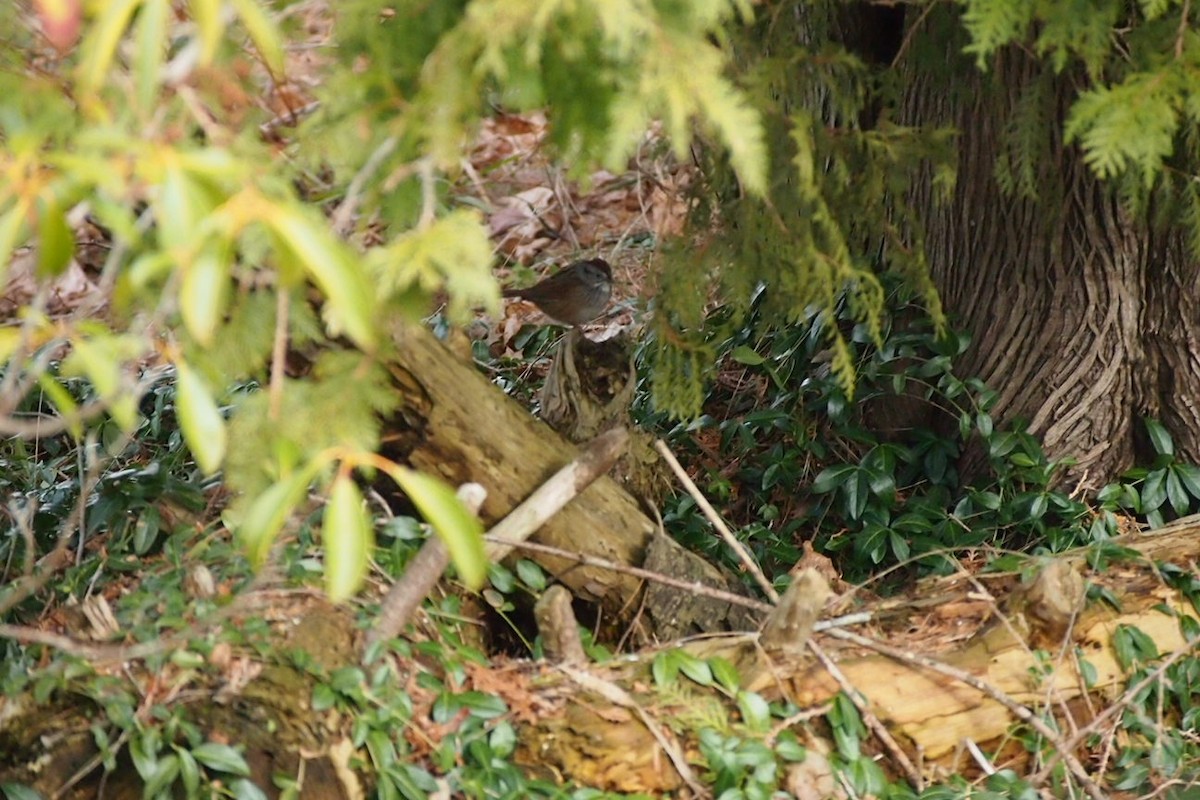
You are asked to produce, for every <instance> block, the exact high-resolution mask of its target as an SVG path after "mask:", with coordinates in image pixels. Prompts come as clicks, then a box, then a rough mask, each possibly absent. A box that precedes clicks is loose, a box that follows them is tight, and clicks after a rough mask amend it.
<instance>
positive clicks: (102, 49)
mask: <svg viewBox="0 0 1200 800" xmlns="http://www.w3.org/2000/svg"><path fill="white" fill-rule="evenodd" d="M139 3H140V0H111V2H109V3H106V4H105V5H104V12H103V13H102V14H101V15H100V19H99V20H97V21H96V23H95V24H93V25H92V26H91V30H90V31H89V33H88V37H87V38H86V39H85V40H84V42H83V47H82V50H83V56H82V58H80V60H79V67H78V80H79V88H80V90H81V91H82V92H84V93H91V92H94V91H96V89H97V88H98V87H99V86H100V85H101V84H102V83H104V79H105V78H106V77H107V76H108V67H109V65H110V64H111V63H112V60H113V57H114V56H115V55H116V52H117V44H118V42H120V41H121V35H122V34H123V33H125V29H126V28H127V27H128V26H129V20H130V18H131V17H132V16H133V12H134V10H135V9H137V7H138V5H139Z"/></svg>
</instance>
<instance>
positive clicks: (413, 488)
mask: <svg viewBox="0 0 1200 800" xmlns="http://www.w3.org/2000/svg"><path fill="white" fill-rule="evenodd" d="M392 475H393V478H394V479H395V481H396V482H397V483H398V484H400V488H401V489H403V490H404V493H405V494H407V495H408V498H409V499H410V500H412V502H413V505H415V506H416V507H417V510H418V511H420V512H421V515H422V516H423V517H425V519H426V520H427V521H428V522H429V524H430V525H432V526H433V529H434V530H435V531H436V532H437V534H438V536H441V537H442V541H443V542H445V544H446V550H447V551H449V553H450V560H451V561H452V562H454V567H455V569H457V570H458V574H459V576H460V577H461V578H462V581H463V583H465V584H466V585H467V588H469V589H470V590H471V591H475V590H477V589H479V588H480V587H481V586H483V582H484V581H485V580H486V579H487V567H488V562H487V555H486V554H485V552H484V547H483V525H482V523H480V521H479V518H478V517H476V516H475V515H474V514H472V513H471V512H469V511H468V510H467V508H466V506H464V505H463V504H462V501H461V500H459V499H458V497H457V496H456V495H455V494H454V490H452V489H451V488H450V487H449V486H447V485H446V484H445V483H443V482H442V481H440V480H438V479H437V478H434V477H432V476H430V475H425V474H423V473H420V472H414V471H413V470H410V469H404V468H403V467H401V468H399V469H397V470H395V471H394V472H393V473H392Z"/></svg>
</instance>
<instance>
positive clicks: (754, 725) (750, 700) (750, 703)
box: [737, 691, 771, 731]
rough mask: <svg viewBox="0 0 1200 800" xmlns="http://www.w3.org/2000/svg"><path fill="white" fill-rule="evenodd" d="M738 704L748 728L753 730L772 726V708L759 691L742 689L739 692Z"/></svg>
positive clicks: (763, 729) (762, 729)
mask: <svg viewBox="0 0 1200 800" xmlns="http://www.w3.org/2000/svg"><path fill="white" fill-rule="evenodd" d="M737 704H738V710H740V711H741V712H742V721H743V722H744V723H745V724H746V727H747V728H749V729H750V730H752V731H765V730H766V729H767V728H768V727H769V726H770V724H771V708H770V706H769V705H767V701H766V700H764V699H763V696H762V695H760V694H759V693H757V692H747V691H740V692H738V693H737Z"/></svg>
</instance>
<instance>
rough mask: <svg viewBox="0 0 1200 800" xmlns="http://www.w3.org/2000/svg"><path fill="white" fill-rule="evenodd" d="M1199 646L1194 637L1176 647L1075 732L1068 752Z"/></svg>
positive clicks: (1040, 777)
mask: <svg viewBox="0 0 1200 800" xmlns="http://www.w3.org/2000/svg"><path fill="white" fill-rule="evenodd" d="M1197 647H1200V638H1197V639H1193V640H1191V641H1190V642H1187V643H1185V644H1184V645H1183V646H1181V647H1178V648H1176V649H1175V650H1174V651H1173V652H1172V653H1171V654H1170V655H1169V656H1167V657H1166V658H1164V659H1163V660H1162V662H1161V663H1160V664H1159V665H1158V666H1157V667H1155V668H1154V670H1153V671H1151V672H1150V673H1149V674H1148V675H1146V677H1144V678H1142V679H1141V680H1140V681H1138V682H1137V683H1135V684H1134V685H1133V686H1130V687H1129V688H1128V689H1126V690H1125V693H1124V694H1122V695H1121V697H1120V699H1118V700H1117V701H1116V702H1115V703H1112V704H1111V705H1109V706H1108V708H1106V709H1104V710H1103V711H1101V712H1100V714H1099V715H1097V716H1096V718H1095V719H1093V720H1092V721H1091V722H1089V723H1088V724H1087V725H1084V726H1083V727H1082V728H1080V729H1079V730H1078V731H1077V732H1076V733H1075V735H1073V736H1072V737H1071V738H1070V739H1068V740H1066V742H1065V743H1064V744H1065V746H1066V747H1067V748H1069V750H1068V752H1069V751H1071V750H1074V749H1075V748H1076V747H1078V746H1079V745H1080V744H1081V743H1082V742H1083V740H1084V739H1086V738H1087V737H1089V736H1091V735H1092V734H1093V733H1096V732H1097V731H1099V730H1100V727H1101V726H1102V725H1103V724H1104V723H1105V722H1107V721H1108V720H1109V719H1111V718H1112V717H1114V716H1116V715H1117V714H1119V713H1123V712H1124V711H1125V709H1126V708H1127V707H1128V706H1129V705H1130V704H1131V703H1132V702H1133V700H1134V698H1135V697H1137V696H1138V695H1139V694H1141V693H1142V691H1143V690H1144V689H1145V688H1146V687H1147V686H1149V685H1150V684H1152V683H1154V682H1155V681H1157V680H1159V679H1160V678H1161V676H1162V675H1163V673H1165V672H1166V671H1167V670H1168V669H1170V668H1171V667H1172V666H1173V665H1174V664H1175V663H1176V662H1178V661H1180V660H1181V659H1183V658H1185V657H1186V656H1189V655H1191V654H1192V652H1193V651H1194V650H1196V648H1197ZM1058 758H1059V753H1057V752H1056V753H1052V754H1051V755H1050V758H1048V759H1047V760H1046V765H1045V766H1044V767H1042V768H1041V770H1039V771H1038V773H1037V774H1036V775H1034V776H1033V778H1032V783H1033V785H1034V786H1037V785H1038V784H1039V783H1040V782H1042V781H1045V780H1046V779H1047V778H1048V777H1049V775H1050V772H1051V770H1053V769H1054V767H1055V766H1056V765H1057V764H1058Z"/></svg>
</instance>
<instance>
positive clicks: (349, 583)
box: [321, 474, 375, 603]
mask: <svg viewBox="0 0 1200 800" xmlns="http://www.w3.org/2000/svg"><path fill="white" fill-rule="evenodd" d="M321 541H322V542H323V543H324V545H325V592H326V593H327V594H328V595H329V599H330V600H332V601H333V602H335V603H340V602H341V601H343V600H346V599H347V598H350V597H353V596H354V593H355V592H357V591H358V589H359V587H360V586H362V582H363V578H365V577H366V575H367V566H368V564H369V562H370V558H371V550H372V548H374V546H375V533H374V531H373V530H372V529H371V520H370V517H368V516H367V510H366V508H365V507H364V506H363V498H362V493H361V492H360V491H359V490H358V487H357V486H355V485H354V480H353V478H351V477H350V476H349V475H348V474H339V475H338V476H337V477H336V478H335V479H334V481H333V486H332V487H331V488H330V490H329V502H328V503H326V505H325V515H324V517H323V521H322V525H321Z"/></svg>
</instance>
